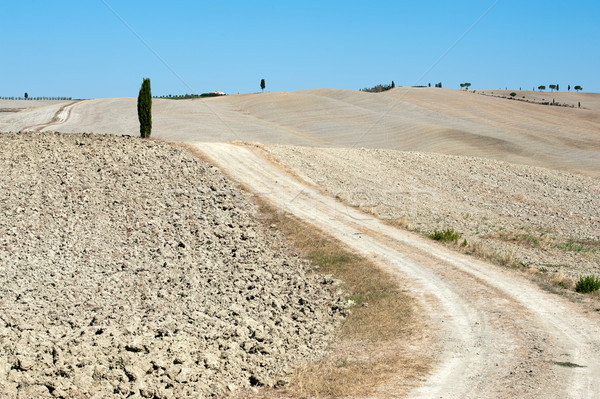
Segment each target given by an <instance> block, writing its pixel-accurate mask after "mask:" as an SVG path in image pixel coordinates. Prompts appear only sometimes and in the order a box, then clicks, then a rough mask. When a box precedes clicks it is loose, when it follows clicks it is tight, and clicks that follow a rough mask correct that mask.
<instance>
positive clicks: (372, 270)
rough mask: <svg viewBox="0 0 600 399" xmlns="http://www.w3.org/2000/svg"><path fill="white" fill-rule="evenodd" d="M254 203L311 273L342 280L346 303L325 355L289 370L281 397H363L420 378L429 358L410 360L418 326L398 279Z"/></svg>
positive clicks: (304, 226) (297, 222)
mask: <svg viewBox="0 0 600 399" xmlns="http://www.w3.org/2000/svg"><path fill="white" fill-rule="evenodd" d="M256 203H257V204H258V205H259V208H260V212H261V220H262V222H263V223H264V224H265V225H268V226H271V227H275V228H277V230H279V231H281V232H282V233H283V234H284V236H285V237H286V238H287V239H288V241H289V242H290V243H291V244H292V246H293V248H294V249H295V250H296V251H298V254H299V255H300V256H302V257H305V258H306V259H308V260H310V262H311V267H312V268H313V270H314V272H315V273H320V274H331V275H333V276H334V278H336V279H340V280H342V282H343V283H342V286H341V288H342V290H343V291H344V292H346V295H347V299H348V300H349V301H351V302H350V303H351V304H352V308H351V313H350V315H349V316H348V317H347V319H346V320H345V321H344V323H343V325H342V327H341V329H340V330H339V332H338V334H337V337H336V340H335V341H334V342H332V344H331V353H330V355H329V356H327V357H326V358H324V359H322V360H321V361H320V362H318V363H314V364H306V365H304V366H302V367H300V368H298V369H297V370H295V371H294V373H293V375H292V378H291V381H290V386H289V387H287V388H286V389H285V390H283V391H282V392H281V394H283V395H282V397H294V398H295V397H364V396H367V395H373V394H374V393H375V388H377V387H378V386H380V385H382V384H384V383H385V384H386V385H387V384H393V381H394V379H397V380H402V386H403V387H404V388H405V389H406V382H407V381H409V382H410V381H416V379H417V378H418V377H419V376H423V375H424V374H425V373H426V372H427V371H428V370H429V363H430V359H427V358H424V357H422V355H421V354H419V355H418V356H415V354H412V353H411V352H412V351H411V350H410V349H409V348H408V347H409V345H410V343H411V342H413V340H415V338H416V337H420V336H421V335H422V334H423V328H424V326H423V325H422V322H421V321H420V320H419V314H418V313H419V312H418V311H417V305H416V302H415V301H414V300H413V299H412V298H410V297H409V296H407V295H406V294H404V293H403V292H402V291H401V289H400V287H399V285H398V280H397V279H396V278H395V277H393V276H392V275H391V274H389V273H388V272H386V271H383V270H381V269H380V268H379V267H378V266H377V265H376V264H374V263H373V261H372V260H369V259H366V258H364V257H362V256H359V255H357V254H355V253H353V252H351V251H350V250H348V249H346V247H345V246H344V244H343V243H341V242H339V241H338V240H336V239H334V238H333V237H331V236H329V235H327V234H326V233H324V232H321V231H315V228H314V226H312V225H309V224H307V223H305V222H302V221H300V220H298V219H296V218H294V217H292V216H288V215H285V214H282V213H281V212H279V211H277V210H276V209H274V208H273V207H272V206H271V205H269V204H267V203H266V202H264V201H263V200H261V199H257V200H256ZM418 339H422V337H421V338H418ZM267 396H268V397H271V396H270V395H267Z"/></svg>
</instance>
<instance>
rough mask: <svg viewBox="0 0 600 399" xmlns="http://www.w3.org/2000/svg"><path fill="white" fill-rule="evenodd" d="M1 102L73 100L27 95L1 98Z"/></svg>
mask: <svg viewBox="0 0 600 399" xmlns="http://www.w3.org/2000/svg"><path fill="white" fill-rule="evenodd" d="M0 100H43V101H66V100H72V98H71V97H29V95H28V94H27V93H25V96H24V97H0Z"/></svg>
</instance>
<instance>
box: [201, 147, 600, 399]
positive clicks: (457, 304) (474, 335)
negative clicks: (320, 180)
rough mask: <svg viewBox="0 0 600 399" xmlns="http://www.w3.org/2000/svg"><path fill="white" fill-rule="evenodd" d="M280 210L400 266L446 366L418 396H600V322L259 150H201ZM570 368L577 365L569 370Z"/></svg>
mask: <svg viewBox="0 0 600 399" xmlns="http://www.w3.org/2000/svg"><path fill="white" fill-rule="evenodd" d="M194 145H195V146H196V148H198V149H199V150H200V151H202V152H203V153H204V154H206V156H207V157H208V158H210V159H211V160H212V161H213V162H214V163H215V164H216V165H218V166H219V167H220V168H221V169H222V170H223V171H225V172H226V173H227V174H229V175H230V176H231V177H233V178H234V179H236V180H238V181H240V182H243V183H244V184H245V185H246V186H247V187H249V188H250V189H251V190H252V191H254V192H255V193H256V194H258V195H260V196H263V197H265V198H266V199H268V200H269V201H271V202H272V203H273V204H275V205H276V206H278V207H279V208H280V209H282V210H284V211H286V212H289V213H291V214H293V215H295V216H297V217H299V218H300V219H302V220H305V221H308V222H310V223H313V224H314V225H315V226H317V227H319V228H322V229H324V230H325V231H327V232H329V233H330V234H332V235H333V236H335V237H336V238H338V239H340V240H342V241H343V242H345V243H346V244H347V245H348V246H350V247H351V248H353V249H354V250H356V251H358V252H360V253H362V254H364V255H367V256H370V257H374V258H376V259H378V260H379V261H380V262H381V263H382V266H383V267H390V266H391V267H392V268H393V269H395V270H396V272H397V273H398V275H399V277H400V278H402V279H403V280H407V279H408V280H409V281H410V282H411V284H409V285H407V286H410V287H412V288H411V290H412V293H413V295H414V296H415V297H417V298H418V299H420V301H421V304H422V306H423V308H424V310H425V314H426V315H428V316H429V317H430V318H431V319H432V321H433V324H434V325H438V326H441V331H440V339H439V344H438V346H437V347H436V348H423V350H434V351H437V352H438V355H437V359H438V361H439V363H438V365H437V366H436V367H435V371H434V373H433V375H431V376H430V377H429V378H428V379H427V381H426V382H425V383H424V384H423V385H422V387H421V388H419V389H417V390H415V391H413V392H412V393H411V395H410V396H411V397H414V398H433V397H436V398H438V397H440V398H441V397H443V398H482V397H488V398H490V397H495V398H514V397H519V398H527V397H532V398H533V397H536V398H539V397H545V398H568V397H570V398H597V397H600V386H599V385H598V384H597V381H598V380H599V379H600V320H599V318H598V317H597V316H596V315H586V314H584V313H583V312H582V311H581V310H580V309H578V308H577V305H574V304H572V303H569V302H567V301H566V300H564V299H563V298H561V297H559V296H556V295H553V294H549V293H546V292H543V291H541V290H540V289H539V288H538V287H537V286H535V285H534V284H532V283H531V282H529V281H526V280H525V279H524V278H521V277H519V276H516V275H512V274H511V273H509V272H507V270H506V269H500V268H498V267H495V266H493V265H490V264H487V263H483V262H479V261H476V260H473V259H471V258H468V257H466V256H462V255H460V254H456V253H453V252H451V251H449V250H447V249H445V248H444V247H441V246H438V245H436V244H435V243H431V242H429V241H426V240H424V239H423V238H421V237H419V236H416V235H414V234H412V233H409V232H406V231H403V230H398V229H396V228H393V227H390V226H388V225H385V224H383V223H381V222H380V221H378V220H376V219H373V218H371V217H369V216H366V215H364V214H362V213H360V212H357V211H355V210H354V209H352V208H347V207H345V206H343V205H342V204H340V203H339V202H337V201H335V200H334V199H333V198H330V197H326V196H324V195H322V194H320V193H318V192H317V191H315V190H313V189H311V188H309V187H308V186H306V185H304V184H303V183H301V182H299V181H297V180H295V179H294V178H292V177H290V176H288V175H287V174H285V173H284V172H282V171H280V170H279V169H277V168H276V167H275V166H273V165H272V164H270V163H269V162H268V161H266V160H264V159H262V158H261V157H259V156H258V155H256V154H255V153H253V152H252V151H251V150H249V149H247V148H244V147H240V146H235V145H231V144H222V143H194ZM560 362H564V363H563V364H565V363H567V362H568V364H571V365H572V366H575V365H577V366H582V367H565V366H564V365H560V364H558V363H560Z"/></svg>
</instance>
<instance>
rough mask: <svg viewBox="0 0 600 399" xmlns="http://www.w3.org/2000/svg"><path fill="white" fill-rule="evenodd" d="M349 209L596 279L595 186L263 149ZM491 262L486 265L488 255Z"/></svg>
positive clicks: (416, 159)
mask: <svg viewBox="0 0 600 399" xmlns="http://www.w3.org/2000/svg"><path fill="white" fill-rule="evenodd" d="M267 150H268V151H269V152H270V153H271V154H273V155H275V156H276V157H277V158H278V159H279V161H280V162H281V163H283V164H286V165H288V167H291V169H292V171H293V172H295V173H297V174H298V175H300V176H303V177H304V178H305V179H307V180H309V181H312V182H314V183H315V184H316V185H318V186H320V187H323V188H324V189H325V190H326V191H327V192H328V193H329V194H330V195H331V196H335V197H337V198H339V199H341V200H342V201H344V202H345V203H347V204H348V205H351V206H354V207H359V208H361V209H363V210H365V211H366V212H368V213H371V214H373V215H375V216H377V217H379V218H382V219H384V220H387V221H389V222H390V223H396V224H401V225H402V226H403V227H408V228H409V229H411V230H415V231H419V232H422V233H425V234H429V233H432V232H434V231H435V230H438V231H441V230H444V229H453V230H455V231H457V232H458V233H461V234H462V237H461V238H460V240H459V241H458V244H460V243H464V241H463V240H466V243H467V246H468V248H465V249H466V250H467V251H469V249H471V250H473V248H475V249H476V250H479V249H478V248H482V247H483V248H485V250H484V251H483V252H485V251H487V253H488V254H489V255H490V256H491V257H492V260H502V259H505V260H506V259H510V258H513V259H512V260H511V261H510V262H511V263H512V265H524V266H529V267H535V268H538V269H542V270H547V271H549V272H555V273H558V272H561V273H565V274H567V275H570V276H571V277H579V276H580V275H585V274H590V273H592V274H600V215H599V214H598V209H600V180H599V179H598V178H592V177H584V176H577V175H572V174H569V173H564V172H557V171H553V170H549V169H544V168H537V167H531V166H524V165H514V164H509V163H506V162H500V161H494V160H488V159H480V158H472V157H463V156H451V155H441V154H426V153H415V152H400V151H392V150H373V149H323V148H307V147H291V146H270V147H268V148H267ZM494 257H495V258H496V259H493V258H494Z"/></svg>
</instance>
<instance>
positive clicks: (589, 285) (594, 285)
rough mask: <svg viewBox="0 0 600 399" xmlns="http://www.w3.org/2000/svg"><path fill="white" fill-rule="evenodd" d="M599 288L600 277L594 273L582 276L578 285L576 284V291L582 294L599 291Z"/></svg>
mask: <svg viewBox="0 0 600 399" xmlns="http://www.w3.org/2000/svg"><path fill="white" fill-rule="evenodd" d="M599 289H600V277H597V276H594V275H589V276H582V277H580V278H579V281H578V282H577V285H575V291H577V292H580V293H582V294H587V293H590V292H594V291H598V290H599Z"/></svg>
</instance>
